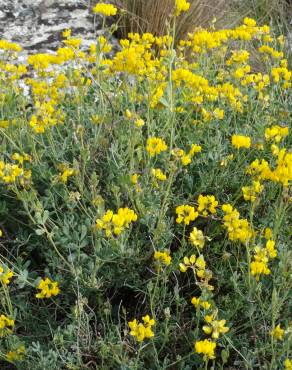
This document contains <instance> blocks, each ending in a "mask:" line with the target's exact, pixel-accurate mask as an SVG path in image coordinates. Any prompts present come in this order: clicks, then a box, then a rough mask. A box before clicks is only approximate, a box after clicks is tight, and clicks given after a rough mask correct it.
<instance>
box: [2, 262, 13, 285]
mask: <svg viewBox="0 0 292 370" xmlns="http://www.w3.org/2000/svg"><path fill="white" fill-rule="evenodd" d="M13 275H14V274H13V272H12V271H11V270H10V269H9V268H6V267H5V266H3V265H0V281H1V283H2V284H3V285H8V284H9V283H10V280H11V278H12V277H13Z"/></svg>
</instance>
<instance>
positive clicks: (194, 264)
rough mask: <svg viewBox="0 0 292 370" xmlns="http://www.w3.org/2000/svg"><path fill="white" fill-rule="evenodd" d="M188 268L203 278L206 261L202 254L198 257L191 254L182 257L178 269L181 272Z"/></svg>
mask: <svg viewBox="0 0 292 370" xmlns="http://www.w3.org/2000/svg"><path fill="white" fill-rule="evenodd" d="M189 268H191V269H192V270H193V272H194V273H196V274H197V276H198V277H199V278H204V276H205V269H206V262H205V259H204V256H203V255H200V256H199V257H198V258H197V257H196V256H195V255H194V254H192V255H191V256H190V258H189V257H184V258H183V263H180V264H179V269H180V271H181V272H183V273H184V272H186V271H187V270H188V269H189Z"/></svg>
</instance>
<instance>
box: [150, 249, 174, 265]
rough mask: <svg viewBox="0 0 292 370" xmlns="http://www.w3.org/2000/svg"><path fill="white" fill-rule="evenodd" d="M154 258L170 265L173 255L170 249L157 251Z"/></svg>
mask: <svg viewBox="0 0 292 370" xmlns="http://www.w3.org/2000/svg"><path fill="white" fill-rule="evenodd" d="M154 259H155V260H156V261H159V262H161V263H163V264H164V265H166V266H169V265H170V263H171V256H170V254H169V251H164V252H159V251H155V252H154Z"/></svg>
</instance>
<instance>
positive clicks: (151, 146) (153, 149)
mask: <svg viewBox="0 0 292 370" xmlns="http://www.w3.org/2000/svg"><path fill="white" fill-rule="evenodd" d="M146 150H147V152H148V153H149V155H150V157H154V156H155V155H156V154H160V153H161V152H164V151H165V150H167V145H166V143H165V141H164V140H162V139H160V138H159V137H149V138H148V139H147V145H146Z"/></svg>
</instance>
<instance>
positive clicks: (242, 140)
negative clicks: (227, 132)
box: [231, 135, 251, 149]
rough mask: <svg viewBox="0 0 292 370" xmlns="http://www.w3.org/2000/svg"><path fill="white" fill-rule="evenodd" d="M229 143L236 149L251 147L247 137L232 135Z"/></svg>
mask: <svg viewBox="0 0 292 370" xmlns="http://www.w3.org/2000/svg"><path fill="white" fill-rule="evenodd" d="M231 143H232V145H233V146H234V147H235V148H236V149H240V148H246V149H248V148H250V146H251V139H250V137H249V136H243V135H233V136H232V138H231Z"/></svg>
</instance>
